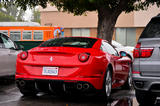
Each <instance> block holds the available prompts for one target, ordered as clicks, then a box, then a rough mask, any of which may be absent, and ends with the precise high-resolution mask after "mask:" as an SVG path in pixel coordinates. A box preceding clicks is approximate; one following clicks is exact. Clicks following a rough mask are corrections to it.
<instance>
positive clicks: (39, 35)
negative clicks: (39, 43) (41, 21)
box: [33, 31, 43, 40]
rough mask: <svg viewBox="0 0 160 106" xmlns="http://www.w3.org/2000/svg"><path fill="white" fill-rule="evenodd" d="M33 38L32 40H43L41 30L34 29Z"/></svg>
mask: <svg viewBox="0 0 160 106" xmlns="http://www.w3.org/2000/svg"><path fill="white" fill-rule="evenodd" d="M33 38H34V40H43V31H34V32H33Z"/></svg>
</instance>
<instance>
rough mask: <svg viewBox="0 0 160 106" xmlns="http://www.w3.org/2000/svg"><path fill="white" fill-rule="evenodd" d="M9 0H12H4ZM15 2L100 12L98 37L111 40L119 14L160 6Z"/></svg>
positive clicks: (134, 0) (136, 0)
mask: <svg viewBox="0 0 160 106" xmlns="http://www.w3.org/2000/svg"><path fill="white" fill-rule="evenodd" d="M2 1H5V3H6V4H7V1H10V0H2ZM15 3H16V4H17V5H18V6H20V7H21V8H23V9H24V10H26V9H27V7H31V8H33V7H35V6H38V5H40V6H42V7H43V8H45V7H46V6H47V3H50V4H52V5H53V6H56V7H57V8H58V10H59V11H66V12H69V13H74V15H82V14H83V13H85V12H87V11H97V12H98V28H97V29H98V37H99V38H103V39H106V40H108V41H109V42H111V39H112V35H113V30H114V26H115V24H116V21H117V18H118V16H119V15H120V14H121V13H122V12H131V11H134V10H136V11H138V10H145V9H147V8H148V7H149V5H154V4H156V5H157V6H158V7H159V6H160V0H15Z"/></svg>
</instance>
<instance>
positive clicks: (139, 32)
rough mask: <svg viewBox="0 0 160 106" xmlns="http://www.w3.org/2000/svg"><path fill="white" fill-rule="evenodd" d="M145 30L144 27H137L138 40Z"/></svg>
mask: <svg viewBox="0 0 160 106" xmlns="http://www.w3.org/2000/svg"><path fill="white" fill-rule="evenodd" d="M143 30H144V27H142V28H141V27H139V28H137V29H136V41H138V38H139V37H140V35H141V33H142V31H143Z"/></svg>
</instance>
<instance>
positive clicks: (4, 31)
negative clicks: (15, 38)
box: [0, 30, 8, 36]
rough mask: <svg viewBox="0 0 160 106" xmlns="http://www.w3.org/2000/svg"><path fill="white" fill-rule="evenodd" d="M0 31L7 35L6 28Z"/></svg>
mask: <svg viewBox="0 0 160 106" xmlns="http://www.w3.org/2000/svg"><path fill="white" fill-rule="evenodd" d="M0 32H1V33H3V34H5V35H7V36H8V31H7V30H0Z"/></svg>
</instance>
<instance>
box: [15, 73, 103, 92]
mask: <svg viewBox="0 0 160 106" xmlns="http://www.w3.org/2000/svg"><path fill="white" fill-rule="evenodd" d="M16 80H24V81H33V82H37V81H38V82H41V81H42V82H43V81H45V82H47V83H48V84H49V83H50V82H52V81H53V82H54V81H56V82H63V84H65V83H74V84H76V86H77V85H78V84H79V82H83V83H85V84H89V85H90V87H91V88H94V89H97V90H101V89H102V88H103V76H102V77H93V78H92V77H82V78H81V77H49V78H47V77H46V76H31V75H30V76H27V75H18V74H16ZM83 83H82V84H83ZM60 84H62V83H60ZM63 84H62V85H63ZM80 84H81V83H80ZM57 85H58V83H57ZM74 86H75V85H74ZM84 86H85V85H84Z"/></svg>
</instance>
